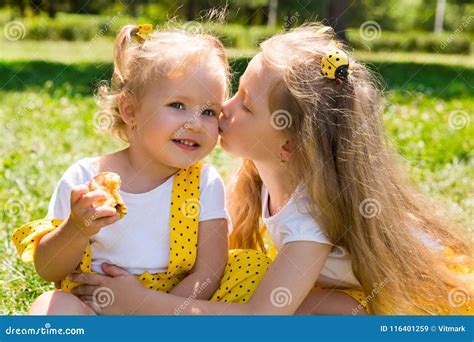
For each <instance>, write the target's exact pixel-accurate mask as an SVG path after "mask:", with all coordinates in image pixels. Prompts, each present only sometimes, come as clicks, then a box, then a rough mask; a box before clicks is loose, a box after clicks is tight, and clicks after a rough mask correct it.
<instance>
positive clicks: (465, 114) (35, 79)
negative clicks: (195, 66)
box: [0, 0, 474, 314]
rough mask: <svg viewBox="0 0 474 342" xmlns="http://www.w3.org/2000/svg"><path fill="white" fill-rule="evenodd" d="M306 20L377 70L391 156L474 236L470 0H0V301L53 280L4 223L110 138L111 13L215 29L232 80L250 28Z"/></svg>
mask: <svg viewBox="0 0 474 342" xmlns="http://www.w3.org/2000/svg"><path fill="white" fill-rule="evenodd" d="M211 9H215V10H214V11H213V14H209V13H210V10H211ZM224 9H225V11H224ZM223 14H224V15H223ZM315 20H319V21H323V22H325V23H327V24H328V25H332V26H333V27H334V28H335V30H336V31H337V32H338V34H339V35H340V36H341V38H342V39H345V40H347V42H348V44H349V46H350V47H351V48H353V49H354V54H355V56H356V57H357V58H359V59H360V60H362V61H363V62H365V63H366V64H367V65H368V66H369V67H370V68H371V69H373V70H374V72H376V73H379V74H380V75H381V76H382V77H383V79H384V82H385V91H386V96H387V106H386V109H385V112H384V119H385V125H386V128H387V132H388V136H389V138H390V140H391V141H392V142H393V146H394V148H395V149H397V151H398V152H399V154H400V160H401V162H402V163H403V164H404V165H405V166H406V168H407V170H408V172H409V173H410V176H411V178H412V179H413V181H414V182H415V183H416V184H418V186H419V188H420V190H421V191H422V192H423V193H425V194H427V195H428V196H429V197H431V198H433V199H434V200H436V201H438V202H440V203H441V204H442V205H444V206H445V207H446V208H448V210H449V211H450V212H451V213H452V215H453V216H454V217H455V218H456V219H458V220H459V221H460V222H461V223H462V224H463V225H464V226H465V227H466V229H468V230H470V232H471V236H472V237H474V225H473V213H474V202H473V197H472V195H473V192H474V191H473V190H474V188H473V184H474V153H473V147H474V139H473V137H474V126H473V124H472V119H473V113H472V111H473V108H474V97H473V95H474V59H473V54H474V48H473V46H474V45H473V41H474V40H473V36H474V33H473V31H474V4H473V3H472V1H459V0H458V1H451V0H446V1H443V0H438V1H436V0H430V1H422V0H414V1H408V0H397V1H375V0H364V1H349V0H345V1H329V0H326V1H317V2H316V1H309V0H296V1H281V0H279V1H277V0H231V1H227V2H226V3H223V2H221V1H191V0H188V1H184V2H181V3H179V5H178V4H176V3H175V2H174V1H168V0H165V1H107V0H99V1H66V0H65V1H61V2H56V1H40V0H36V1H0V136H1V143H0V155H1V160H0V221H1V223H0V259H1V260H2V261H1V264H0V283H1V290H0V313H2V314H21V313H24V312H26V311H27V310H28V308H29V306H30V304H31V302H32V301H33V300H34V299H35V298H36V297H38V296H39V295H40V294H41V293H42V292H44V291H45V290H47V289H51V288H52V284H49V283H46V282H44V281H42V280H41V279H40V278H39V276H37V275H36V273H35V271H34V267H33V266H32V265H25V264H23V263H21V262H20V261H19V260H18V257H17V255H16V251H15V249H14V246H13V245H12V243H11V240H10V236H11V233H12V231H13V230H14V229H15V228H17V227H19V226H20V225H21V224H23V223H25V222H27V221H30V220H33V219H38V218H41V217H43V216H44V215H45V213H46V210H47V204H48V201H49V197H50V196H51V194H52V191H53V189H54V186H55V184H56V182H57V181H58V180H59V178H60V176H61V174H62V173H63V172H64V170H65V169H66V168H67V167H68V166H69V165H71V164H72V163H73V162H74V161H76V160H78V159H80V158H83V157H86V156H95V155H101V154H105V153H109V152H112V151H114V150H116V149H118V148H120V147H122V146H123V145H122V144H121V143H120V142H118V141H115V140H113V139H112V138H111V137H109V136H107V135H104V134H102V133H100V132H98V127H99V126H100V125H101V122H100V117H97V116H96V115H95V112H96V106H95V101H94V91H95V88H96V86H97V83H98V81H99V80H104V79H109V78H110V76H111V73H112V43H113V38H114V36H115V34H116V32H117V30H118V29H119V28H120V27H121V26H122V25H124V24H127V23H153V24H154V25H156V26H158V27H161V28H164V29H166V28H180V29H184V30H189V31H191V32H207V33H212V34H215V35H217V36H218V37H219V38H220V39H221V40H222V41H223V43H224V44H225V46H226V48H227V49H228V52H229V56H230V59H231V63H232V67H233V71H234V79H233V84H234V87H235V85H236V83H237V81H238V77H239V75H240V74H241V73H242V72H243V71H244V70H245V67H246V65H247V63H248V60H249V59H250V58H251V57H252V56H253V55H254V54H255V53H256V51H257V46H258V43H259V42H261V41H262V40H263V39H265V38H267V37H269V36H271V35H272V34H274V33H277V32H282V31H285V30H288V29H290V28H292V27H296V26H299V25H301V24H302V23H304V22H307V21H315ZM208 160H209V161H210V162H212V163H214V164H215V165H216V166H217V168H218V169H219V171H220V172H221V174H222V175H223V176H224V178H225V179H226V180H228V178H229V175H230V174H231V173H232V171H233V170H234V169H235V167H236V165H237V164H238V160H236V159H235V158H233V157H231V156H230V155H228V154H226V153H224V152H222V150H221V149H220V148H216V149H215V151H214V152H213V153H212V155H211V156H209V157H208Z"/></svg>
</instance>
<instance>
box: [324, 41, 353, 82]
mask: <svg viewBox="0 0 474 342" xmlns="http://www.w3.org/2000/svg"><path fill="white" fill-rule="evenodd" d="M349 69H351V67H350V66H349V57H347V54H346V53H345V52H344V51H342V50H341V49H333V50H330V51H328V53H326V56H324V57H323V59H322V60H321V73H322V74H323V76H324V77H326V78H329V79H331V80H334V79H341V78H346V77H347V75H349Z"/></svg>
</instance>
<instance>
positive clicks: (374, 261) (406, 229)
mask: <svg viewBox="0 0 474 342" xmlns="http://www.w3.org/2000/svg"><path fill="white" fill-rule="evenodd" d="M336 46H337V47H339V48H341V49H343V50H345V51H346V53H347V54H348V55H349V56H350V53H349V51H347V49H346V48H345V47H344V46H343V45H342V44H341V43H340V42H338V41H337V40H336V37H335V35H334V33H333V31H332V30H331V29H330V28H328V27H324V26H321V25H319V24H310V25H305V26H302V27H300V28H297V29H294V30H292V31H290V32H287V33H283V34H279V35H276V36H274V37H272V38H270V39H268V40H266V41H264V42H263V43H262V44H261V50H262V54H263V57H264V62H265V63H267V65H269V66H271V67H273V68H276V69H277V70H281V71H282V72H281V78H280V79H279V80H278V81H277V82H276V83H275V84H274V86H273V88H272V90H271V93H270V98H269V100H270V101H269V103H270V112H274V111H276V110H281V109H283V110H286V111H287V112H289V113H290V114H291V119H292V124H291V125H290V126H289V127H288V128H287V131H288V134H290V136H291V137H293V139H294V140H295V142H296V145H297V146H298V148H297V149H296V151H295V152H294V154H293V155H292V157H291V159H290V163H291V165H292V168H293V170H292V171H294V172H292V174H293V175H294V177H295V178H296V179H297V180H299V181H301V182H302V183H303V185H304V186H305V188H306V189H307V191H308V192H309V195H310V197H311V199H312V203H311V204H310V206H311V207H310V208H309V209H310V212H311V215H312V216H313V217H314V219H315V221H316V222H318V224H320V226H321V227H323V229H324V230H325V231H326V233H327V234H328V236H329V238H330V239H331V241H332V242H333V243H334V244H337V245H340V246H343V247H345V248H346V249H347V250H348V252H349V253H350V255H351V259H352V268H353V271H354V274H355V275H356V277H357V278H358V280H359V281H360V283H361V285H362V287H363V289H364V291H365V293H366V295H367V296H368V299H367V302H368V305H369V307H370V309H371V310H372V312H374V313H377V314H450V313H458V314H462V313H463V312H462V311H461V307H460V305H459V304H458V303H459V301H464V302H465V303H467V304H468V305H469V304H470V305H472V299H473V292H474V289H473V277H472V275H473V273H470V274H469V272H467V273H465V274H461V271H462V267H464V268H467V267H472V266H473V263H472V247H473V246H472V240H470V239H469V238H468V237H467V235H465V234H464V233H463V232H462V231H461V230H459V229H457V228H455V225H454V224H453V222H451V221H448V220H446V219H444V218H443V216H441V215H436V214H435V209H434V208H433V207H432V206H431V204H429V203H428V202H427V201H425V200H424V199H423V198H422V196H420V195H419V194H418V193H417V192H416V191H415V190H414V187H413V186H411V185H410V182H409V180H408V179H407V178H406V177H404V176H402V175H403V174H404V172H403V171H404V170H402V169H401V167H400V166H399V165H398V162H397V160H396V159H397V158H396V155H395V154H394V153H393V152H392V149H391V148H390V147H389V146H388V141H387V139H386V137H385V134H384V129H383V122H382V110H383V96H382V92H381V91H380V87H379V82H377V81H376V80H375V79H374V77H373V75H372V74H371V73H370V72H369V70H368V69H367V68H366V67H365V66H364V65H362V64H360V63H357V62H356V61H354V60H353V59H352V58H351V65H352V74H351V75H350V76H349V78H348V79H347V80H345V81H343V82H341V83H338V82H335V81H334V80H330V79H327V78H324V77H323V76H322V75H321V71H320V62H321V59H322V58H323V57H324V56H325V54H326V52H327V51H328V49H332V48H335V47H336ZM289 176H290V175H289ZM261 186H262V181H261V179H260V177H259V175H258V172H257V169H256V167H255V165H254V163H253V162H252V161H250V160H244V161H243V163H242V165H241V167H240V169H239V170H238V172H237V174H236V177H235V178H234V179H233V181H232V182H231V184H230V191H229V196H228V198H229V203H228V208H229V210H230V214H231V217H232V221H233V226H234V230H233V231H232V233H231V236H230V244H231V247H232V248H258V247H260V248H261V249H263V250H265V247H264V243H263V239H262V231H261V229H260V226H259V219H260V216H261V202H260V200H261V199H260V191H261ZM242 198H246V200H245V201H242ZM427 239H429V240H430V241H432V242H434V243H436V244H437V245H438V246H440V245H441V246H442V245H444V246H446V247H449V248H447V249H444V250H443V249H442V248H439V249H437V248H434V247H436V246H432V247H431V248H430V247H428V246H427V245H426V244H425V243H424V242H423V241H425V242H426V240H427ZM447 251H449V252H450V253H451V255H450V256H448V255H447ZM461 304H463V303H461ZM465 308H466V306H463V307H462V310H465Z"/></svg>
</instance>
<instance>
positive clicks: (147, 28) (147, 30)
mask: <svg viewBox="0 0 474 342" xmlns="http://www.w3.org/2000/svg"><path fill="white" fill-rule="evenodd" d="M152 32H153V25H152V24H143V25H138V26H137V31H136V33H135V35H134V38H135V40H136V41H137V42H138V43H140V44H143V43H144V42H145V40H150V39H151V37H150V34H151V33H152Z"/></svg>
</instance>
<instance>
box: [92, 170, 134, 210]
mask: <svg viewBox="0 0 474 342" xmlns="http://www.w3.org/2000/svg"><path fill="white" fill-rule="evenodd" d="M121 184H122V181H121V180H120V176H119V175H118V174H116V173H114V172H101V173H99V174H97V175H96V176H94V178H92V179H91V180H90V181H89V183H88V186H89V190H90V191H93V190H97V189H100V190H102V191H103V192H105V194H106V197H105V199H104V200H101V201H100V202H96V205H106V206H110V207H114V208H115V209H116V210H117V212H118V213H119V215H120V218H122V217H124V216H125V215H126V214H127V206H126V205H125V203H124V201H123V200H122V197H121V196H120V194H119V193H118V190H119V189H120V185H121Z"/></svg>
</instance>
